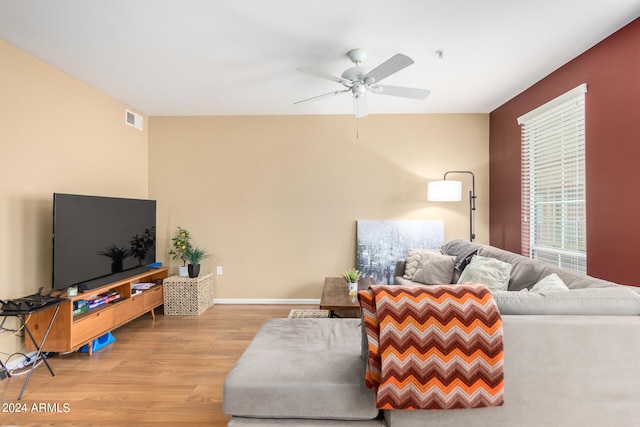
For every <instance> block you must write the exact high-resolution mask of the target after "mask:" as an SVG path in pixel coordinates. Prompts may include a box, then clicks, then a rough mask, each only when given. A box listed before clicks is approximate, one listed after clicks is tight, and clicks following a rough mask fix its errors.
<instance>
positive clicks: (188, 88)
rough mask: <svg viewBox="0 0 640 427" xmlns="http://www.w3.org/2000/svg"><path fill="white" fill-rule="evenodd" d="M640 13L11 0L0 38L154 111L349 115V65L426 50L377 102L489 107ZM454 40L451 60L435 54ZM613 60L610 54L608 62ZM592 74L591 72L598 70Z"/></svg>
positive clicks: (384, 105) (382, 105)
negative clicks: (414, 96)
mask: <svg viewBox="0 0 640 427" xmlns="http://www.w3.org/2000/svg"><path fill="white" fill-rule="evenodd" d="M638 16H640V0H528V1H524V0H484V1H479V0H448V1H445V0H397V1H382V0H233V1H232V0H179V1H178V0H108V1H107V0H56V1H50V0H29V1H26V0H25V1H17V0H0V38H2V39H3V40H5V41H7V42H8V43H10V44H12V45H14V46H16V47H18V48H20V49H22V50H24V51H26V52H28V53H30V54H32V55H34V56H36V57H38V58H40V59H42V60H44V61H46V62H48V63H50V64H52V65H54V66H55V67H57V68H59V69H61V70H63V71H65V72H67V73H68V74H70V75H72V76H74V77H76V78H78V79H79V80H82V81H84V82H86V83H88V84H90V85H91V86H93V87H96V88H98V89H100V90H101V91H103V92H105V93H107V94H109V95H111V96H113V97H114V98H116V99H118V100H120V101H122V102H124V103H126V104H128V105H129V106H131V107H132V108H135V109H137V110H139V111H141V112H142V113H144V114H147V115H150V116H166V115H263V114H350V113H352V103H351V100H350V99H349V95H347V94H345V95H340V96H336V97H333V98H329V99H323V100H320V101H317V102H312V103H308V104H302V105H293V102H294V101H297V100H301V99H305V98H309V97H312V96H315V95H319V94H322V93H326V92H330V91H332V90H337V89H341V88H342V86H340V85H339V84H338V83H335V82H331V81H328V80H323V79H320V78H317V77H313V76H310V75H306V74H302V73H299V72H297V71H296V68H297V67H300V66H313V67H316V68H319V69H320V70H322V71H324V72H326V73H328V74H332V75H340V74H341V73H342V72H343V71H344V70H345V69H347V68H349V67H351V66H352V65H353V64H352V63H351V62H350V61H349V59H348V58H347V57H346V52H347V51H349V50H350V49H353V48H366V49H367V50H368V52H369V55H368V58H367V60H366V61H365V63H364V66H367V67H369V68H373V67H375V66H376V65H378V64H380V63H382V62H383V61H385V60H386V59H388V58H389V57H391V56H392V55H394V54H396V53H398V52H400V53H404V54H406V55H408V56H410V57H411V58H413V60H414V61H415V64H413V65H411V66H410V67H408V68H406V69H404V70H402V71H400V72H398V73H397V74H394V75H392V76H390V77H389V78H388V79H386V80H385V81H384V83H385V84H390V85H400V86H411V87H420V88H428V89H431V95H430V96H429V97H428V98H427V99H426V100H425V101H416V100H411V99H403V98H396V97H389V96H381V95H376V94H369V95H368V99H369V112H370V113H372V114H376V113H461V112H462V113H488V112H490V111H492V110H493V109H495V108H496V107H499V106H500V105H502V104H503V103H504V102H506V101H507V100H509V99H511V98H512V97H513V96H515V95H517V94H518V93H520V92H522V91H523V90H525V89H526V88H528V87H529V86H531V85H532V84H533V83H535V82H536V81H538V80H540V79H541V78H543V77H544V76H546V75H547V74H549V73H550V72H552V71H553V70H555V69H557V68H558V67H560V66H561V65H563V64H565V63H566V62H568V61H569V60H571V59H572V58H574V57H576V56H577V55H579V54H580V53H582V52H584V51H585V50H587V49H588V48H589V47H591V46H593V45H594V44H596V43H598V42H599V41H601V40H602V39H604V38H606V37H607V36H608V35H610V34H612V33H613V32H615V31H617V30H618V29H620V28H621V27H623V26H624V25H626V24H627V23H629V22H631V21H633V20H634V19H636V18H637V17H638ZM439 49H444V50H445V55H444V58H443V59H439V58H438V56H437V55H436V54H435V52H436V51H437V50H439ZM603 66H606V64H603ZM587 83H588V82H587Z"/></svg>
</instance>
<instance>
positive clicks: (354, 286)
mask: <svg viewBox="0 0 640 427" xmlns="http://www.w3.org/2000/svg"><path fill="white" fill-rule="evenodd" d="M357 294H358V282H355V283H351V282H349V295H357Z"/></svg>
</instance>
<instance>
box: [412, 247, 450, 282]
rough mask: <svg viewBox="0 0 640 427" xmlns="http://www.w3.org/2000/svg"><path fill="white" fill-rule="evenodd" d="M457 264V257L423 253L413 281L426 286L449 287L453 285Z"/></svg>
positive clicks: (437, 253)
mask: <svg viewBox="0 0 640 427" xmlns="http://www.w3.org/2000/svg"><path fill="white" fill-rule="evenodd" d="M455 264H456V257H455V256H451V255H443V254H441V253H439V252H423V253H422V257H421V259H420V265H419V266H418V269H417V270H416V273H415V274H414V275H413V279H412V280H413V281H414V282H418V283H424V284H425V285H448V284H450V283H452V280H453V271H454V269H455Z"/></svg>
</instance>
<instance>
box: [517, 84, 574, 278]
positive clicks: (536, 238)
mask: <svg viewBox="0 0 640 427" xmlns="http://www.w3.org/2000/svg"><path fill="white" fill-rule="evenodd" d="M586 91H587V86H586V84H582V85H580V86H578V87H576V88H575V89H572V90H571V91H569V92H567V93H565V94H564V95H561V96H559V97H558V98H556V99H554V100H552V101H549V102H548V103H547V104H545V105H543V106H541V107H539V108H536V109H535V110H533V111H531V112H529V113H527V114H525V115H523V116H521V117H519V118H518V124H520V125H521V126H522V128H521V129H522V135H521V139H522V239H521V241H522V253H523V255H527V256H530V257H531V258H535V259H538V260H540V261H543V262H545V263H547V264H550V265H554V266H558V267H562V268H566V269H569V270H573V271H578V272H581V273H586V271H587V245H586V237H587V233H586V204H585V200H586V195H585V131H584V127H585V124H584V99H585V96H584V94H585V93H586Z"/></svg>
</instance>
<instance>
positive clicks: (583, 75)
mask: <svg viewBox="0 0 640 427" xmlns="http://www.w3.org/2000/svg"><path fill="white" fill-rule="evenodd" d="M581 83H586V84H587V93H586V95H585V111H586V116H585V119H586V123H585V127H586V136H585V138H586V139H585V143H586V154H585V156H586V157H585V160H586V185H587V271H588V274H589V275H591V276H595V277H599V278H603V279H607V280H611V281H614V282H618V283H626V284H630V285H636V286H640V268H639V267H640V18H639V19H636V20H635V21H633V22H631V23H630V24H628V25H627V26H625V27H624V28H622V29H620V30H619V31H617V32H616V33H614V34H612V35H611V36H609V37H608V38H606V39H605V40H603V41H602V42H600V43H598V44H597V45H595V46H594V47H592V48H591V49H589V50H588V51H586V52H585V53H583V54H582V55H580V56H578V57H577V58H575V59H574V60H572V61H571V62H569V63H567V64H565V65H564V66H562V67H561V68H559V69H558V70H556V71H554V72H553V73H552V74H550V75H548V76H547V77H545V78H544V79H542V80H541V81H539V82H538V83H536V84H535V85H533V86H531V87H530V88H529V89H527V90H526V91H524V92H522V93H521V94H520V95H518V96H516V97H515V98H513V99H511V100H510V101H508V102H507V103H505V104H504V105H502V106H500V107H499V108H497V109H496V110H494V111H493V112H491V114H490V142H489V156H490V166H489V178H490V192H491V193H490V204H489V206H490V209H489V212H490V223H489V230H490V242H491V245H493V246H497V247H500V248H503V249H506V250H509V251H512V252H518V253H519V252H520V127H519V126H518V124H517V118H518V117H519V116H521V115H522V114H524V113H527V112H529V111H531V110H533V109H534V108H536V107H538V106H540V105H542V104H544V103H546V102H547V101H549V100H551V99H553V98H555V97H556V96H558V95H561V94H563V93H564V92H566V91H568V90H570V89H572V88H574V87H576V86H578V85H579V84H581Z"/></svg>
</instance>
